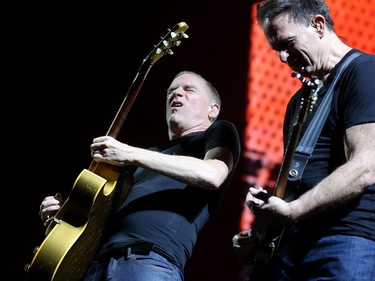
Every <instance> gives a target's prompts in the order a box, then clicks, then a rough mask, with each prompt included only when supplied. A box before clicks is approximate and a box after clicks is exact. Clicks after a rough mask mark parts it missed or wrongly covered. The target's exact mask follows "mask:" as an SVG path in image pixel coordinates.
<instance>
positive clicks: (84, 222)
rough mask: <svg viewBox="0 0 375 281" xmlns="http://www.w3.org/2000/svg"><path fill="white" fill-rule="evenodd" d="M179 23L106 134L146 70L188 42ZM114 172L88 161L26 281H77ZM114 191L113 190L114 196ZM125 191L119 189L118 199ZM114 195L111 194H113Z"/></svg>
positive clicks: (117, 124)
mask: <svg viewBox="0 0 375 281" xmlns="http://www.w3.org/2000/svg"><path fill="white" fill-rule="evenodd" d="M187 29H188V25H187V24H186V23H185V22H180V23H177V24H176V25H175V26H174V27H173V28H172V29H168V33H167V34H166V35H165V36H164V37H162V39H161V41H160V42H159V43H158V44H157V45H156V46H155V47H154V48H153V50H152V51H151V52H150V53H149V55H148V56H147V57H146V58H145V59H144V60H143V61H142V64H141V66H140V68H139V70H138V72H137V74H136V76H135V78H134V80H133V82H132V84H131V86H130V88H129V90H128V92H127V94H126V95H125V98H124V100H123V102H122V104H121V106H120V108H119V110H118V112H117V114H116V116H115V118H114V120H113V122H112V124H111V126H110V128H109V130H108V132H107V135H108V136H112V137H114V138H116V137H117V135H118V133H119V131H120V129H121V127H122V125H123V123H124V121H125V119H126V117H127V115H128V112H129V110H130V108H131V106H132V105H133V103H134V100H135V98H136V96H137V95H138V92H139V90H140V88H141V86H142V84H143V82H144V80H145V78H146V76H147V74H148V72H149V71H150V69H151V67H152V66H153V65H154V64H155V62H156V61H158V60H159V59H160V58H161V57H163V56H164V55H165V54H173V51H172V50H171V48H172V47H174V46H179V45H180V43H181V39H182V38H188V36H187V35H186V34H185V31H186V30H187ZM119 175H120V168H119V167H117V166H114V165H111V164H108V163H103V162H100V163H98V162H95V161H92V163H91V165H90V167H89V168H88V169H84V170H83V171H82V172H81V173H80V174H79V176H78V178H77V179H76V180H75V183H74V185H73V188H72V190H71V191H70V194H69V196H68V198H67V199H66V200H65V202H64V204H63V205H62V206H61V208H60V210H59V211H58V213H57V214H56V215H55V217H54V218H53V220H51V222H50V223H49V225H48V227H47V229H46V237H45V239H44V241H43V242H42V244H41V245H40V246H37V247H36V248H35V250H34V256H33V259H32V261H31V263H29V264H26V266H25V271H26V272H27V276H26V280H27V281H47V280H48V281H50V280H53V281H76V280H77V281H78V280H80V279H81V278H82V277H83V274H84V273H85V271H86V269H87V267H88V266H89V264H90V262H91V261H92V259H93V257H94V255H95V253H96V251H97V249H98V247H99V244H100V241H101V236H102V234H103V230H104V227H105V224H106V221H107V218H108V216H109V214H110V211H111V209H112V206H113V205H114V202H117V200H119V199H118V198H116V199H115V197H117V196H118V194H119V192H118V191H116V189H117V188H116V183H117V181H118V178H119ZM115 191H116V192H115ZM129 191H130V185H129V186H128V187H125V188H124V190H121V192H120V195H121V198H120V200H122V199H124V198H125V197H126V196H127V194H128V193H129ZM115 193H116V196H114V195H115Z"/></svg>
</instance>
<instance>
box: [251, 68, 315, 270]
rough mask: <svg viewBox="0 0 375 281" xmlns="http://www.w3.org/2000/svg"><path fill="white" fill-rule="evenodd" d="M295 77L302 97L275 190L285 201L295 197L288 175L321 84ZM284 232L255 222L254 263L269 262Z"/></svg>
mask: <svg viewBox="0 0 375 281" xmlns="http://www.w3.org/2000/svg"><path fill="white" fill-rule="evenodd" d="M293 77H296V78H298V79H299V80H300V81H301V82H302V83H303V87H302V99H301V104H300V108H299V112H298V114H297V116H296V119H295V122H294V123H293V129H292V133H291V135H290V137H289V141H288V144H287V147H286V151H285V154H284V157H283V161H282V163H281V168H280V171H279V174H278V179H277V182H276V186H275V189H274V192H273V195H274V196H277V197H279V198H281V199H284V200H285V201H291V200H292V198H293V189H292V188H291V186H288V176H289V173H290V168H291V163H292V160H293V156H294V152H295V150H296V147H297V144H298V141H299V137H300V133H301V129H302V126H303V124H304V122H305V120H306V118H307V116H308V114H309V112H311V110H312V107H313V105H314V104H315V100H316V92H317V91H316V90H317V87H318V84H319V80H310V79H307V78H304V77H302V76H301V75H300V74H299V73H293ZM283 232H284V228H283V227H279V226H266V225H262V224H261V223H260V222H259V221H256V222H255V226H254V228H253V229H252V231H251V235H256V236H257V237H259V242H258V243H257V249H256V250H255V256H254V260H253V261H252V264H254V265H258V266H264V265H266V264H267V263H268V261H269V260H270V259H271V258H272V257H273V255H274V253H275V251H276V250H277V248H278V246H279V244H280V242H281V239H282V235H283Z"/></svg>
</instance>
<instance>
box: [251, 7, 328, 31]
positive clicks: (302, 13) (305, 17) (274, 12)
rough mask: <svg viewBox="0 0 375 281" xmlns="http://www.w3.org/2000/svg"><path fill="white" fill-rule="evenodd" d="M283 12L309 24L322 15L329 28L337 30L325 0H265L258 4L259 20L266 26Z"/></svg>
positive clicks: (297, 20)
mask: <svg viewBox="0 0 375 281" xmlns="http://www.w3.org/2000/svg"><path fill="white" fill-rule="evenodd" d="M282 13H288V14H289V15H290V17H291V18H292V19H293V20H294V21H295V22H296V23H302V24H306V25H309V24H310V22H311V19H312V17H313V16H315V15H322V16H323V17H324V18H325V20H326V23H327V27H328V29H329V30H332V31H335V29H334V22H333V20H332V17H331V14H330V11H329V8H328V5H327V4H326V2H325V1H324V0H264V1H262V2H260V3H258V4H257V16H256V18H257V21H258V23H259V24H260V25H261V26H262V27H263V28H264V27H265V26H266V25H267V24H268V23H270V22H271V21H272V20H273V19H275V18H276V17H277V16H279V15H280V14H282Z"/></svg>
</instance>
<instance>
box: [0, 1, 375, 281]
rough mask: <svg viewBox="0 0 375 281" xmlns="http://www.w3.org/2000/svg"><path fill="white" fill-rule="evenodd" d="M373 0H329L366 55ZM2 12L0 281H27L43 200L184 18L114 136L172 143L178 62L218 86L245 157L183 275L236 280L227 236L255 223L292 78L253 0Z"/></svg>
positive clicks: (63, 181) (69, 180)
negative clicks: (251, 199) (169, 112)
mask: <svg viewBox="0 0 375 281" xmlns="http://www.w3.org/2000/svg"><path fill="white" fill-rule="evenodd" d="M373 2H374V1H364V0H362V1H355V2H354V1H352V2H344V1H329V3H331V4H332V10H333V11H334V10H336V11H337V12H335V13H334V19H335V20H337V23H336V27H337V29H338V31H339V32H338V33H339V34H340V35H343V36H345V37H347V38H348V40H349V42H350V43H351V44H352V45H353V46H354V47H358V48H362V49H364V50H367V51H369V52H372V53H374V52H375V51H374V43H373V42H374V34H373V31H374V20H373V17H374V10H373V9H374V8H373V7H374V6H375V5H374V3H373ZM4 12H5V13H6V16H5V19H6V21H5V22H6V23H5V25H4V29H5V32H4V35H5V36H4V40H3V42H4V45H5V51H4V56H3V57H4V61H5V64H4V70H5V71H4V72H5V73H4V74H3V81H4V82H5V83H4V89H3V102H2V111H1V114H2V116H3V118H1V125H2V144H3V145H2V156H3V157H2V160H3V161H2V162H3V169H2V176H3V184H2V187H3V188H2V196H1V200H2V204H1V214H2V218H3V222H2V230H3V231H2V232H3V245H4V247H3V249H4V250H3V251H1V255H0V258H1V260H0V261H1V262H0V264H1V276H3V277H2V279H4V280H24V277H25V273H24V272H23V267H24V266H25V264H26V263H28V262H30V261H31V258H32V256H33V249H34V247H35V246H37V245H39V244H40V243H41V242H42V241H43V238H44V229H43V227H42V224H41V222H40V220H39V217H38V209H39V204H40V202H41V200H42V199H43V198H44V197H45V196H47V195H50V194H54V193H56V192H62V193H63V195H64V196H65V197H66V196H68V194H69V192H70V190H71V188H72V186H73V183H74V180H75V179H76V178H77V176H78V175H79V173H80V172H81V171H82V169H85V168H88V166H89V165H90V163H91V157H90V151H89V145H90V143H91V140H92V139H93V138H94V137H96V136H99V135H103V134H105V133H106V132H107V129H108V128H109V126H110V124H111V122H112V120H113V118H114V116H115V113H116V112H117V110H118V108H119V106H120V103H121V102H122V100H123V98H124V95H125V93H126V91H127V89H128V87H129V86H130V84H131V82H132V81H133V79H134V77H135V75H136V72H137V70H138V68H139V66H140V65H141V63H142V60H143V58H145V57H146V56H147V55H148V53H149V52H150V51H151V50H152V49H153V45H154V44H157V43H158V42H159V41H160V37H161V36H164V35H165V34H166V33H167V29H168V28H171V27H173V26H174V25H175V24H176V23H177V22H180V21H185V22H186V23H187V24H188V25H189V29H188V31H187V34H188V35H189V36H190V37H189V38H188V39H186V40H184V41H183V42H182V44H181V46H179V47H177V48H174V50H173V51H174V55H173V56H166V57H163V58H161V60H160V61H158V62H157V63H156V64H155V65H154V66H153V68H152V69H151V71H150V73H149V75H148V77H147V79H146V81H145V83H144V85H143V87H142V89H141V92H140V93H139V95H138V97H137V99H136V101H135V103H134V105H133V108H132V109H131V111H130V113H129V115H128V118H127V120H126V122H125V124H124V126H123V129H122V131H121V133H120V135H119V137H118V138H119V139H121V140H123V141H126V142H128V143H129V144H133V145H136V146H139V147H148V146H150V145H154V144H155V143H161V142H164V141H166V140H167V127H166V125H165V116H164V110H165V104H164V102H165V93H166V89H167V87H168V85H169V83H170V81H171V79H172V77H173V75H174V74H175V73H177V72H178V71H180V70H187V69H188V70H194V71H197V72H199V73H201V74H202V75H203V76H204V77H206V78H207V79H208V80H210V81H211V82H212V83H213V84H214V85H215V86H216V87H217V88H218V90H219V92H220V93H221V95H222V99H223V107H222V113H221V118H222V119H228V120H230V121H232V122H233V123H234V124H235V125H236V126H237V128H238V130H239V133H240V137H241V139H242V140H243V143H242V146H243V157H242V159H241V161H240V164H239V167H238V170H237V172H236V175H235V178H234V180H233V183H232V185H231V187H230V189H229V190H228V193H227V196H226V197H225V198H224V200H223V202H222V205H221V207H220V209H219V210H218V212H217V215H216V216H215V218H214V219H213V220H212V221H211V222H210V223H209V224H208V225H207V226H206V227H205V228H204V230H203V231H202V233H201V234H200V236H199V240H198V244H197V246H196V249H195V250H194V253H193V257H192V259H191V260H190V261H189V263H188V265H187V268H186V281H210V280H212V281H213V280H220V281H236V280H240V275H241V269H242V264H241V262H240V261H239V259H238V257H237V256H236V255H235V253H234V252H233V249H232V241H231V239H232V237H233V235H234V234H236V233H237V232H238V231H239V230H240V229H242V228H244V227H248V226H249V225H250V223H251V219H252V218H251V217H250V216H249V213H248V211H247V208H245V207H244V205H243V201H244V197H245V194H246V191H247V188H248V187H249V186H250V185H252V184H257V185H258V184H260V185H263V186H270V187H272V185H273V184H274V179H275V175H276V174H277V171H278V165H279V164H278V163H279V162H280V160H281V149H280V146H281V120H282V115H283V112H284V107H285V104H286V102H287V100H288V98H289V97H290V95H291V94H292V93H293V91H294V89H295V87H297V86H298V83H296V82H295V81H293V79H291V77H290V71H289V70H288V68H285V67H284V68H283V67H282V66H281V64H280V62H279V61H278V58H277V56H276V54H274V53H273V52H271V51H270V50H269V47H268V44H267V43H266V42H265V40H264V38H263V35H262V34H261V32H260V31H259V29H258V27H257V26H256V24H255V23H254V21H253V16H254V14H253V10H252V2H251V1H243V0H233V1H228V3H218V2H217V1H211V0H208V1H197V0H191V1H189V2H183V3H182V2H175V1H169V0H168V1H159V2H155V1H154V2H152V1H151V2H149V1H147V2H146V1H138V2H134V3H128V2H127V1H122V2H120V3H108V2H105V3H104V2H103V3H82V2H80V3H67V2H62V3H57V2H48V3H40V2H39V3H23V4H22V5H17V6H16V5H15V4H8V6H7V7H6V9H5V10H4Z"/></svg>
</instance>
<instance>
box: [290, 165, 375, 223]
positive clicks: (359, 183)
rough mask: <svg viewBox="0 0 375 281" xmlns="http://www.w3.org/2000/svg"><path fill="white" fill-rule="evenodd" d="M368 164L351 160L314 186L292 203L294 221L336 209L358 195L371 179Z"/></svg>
mask: <svg viewBox="0 0 375 281" xmlns="http://www.w3.org/2000/svg"><path fill="white" fill-rule="evenodd" d="M368 172H369V171H368V170H367V168H366V165H364V164H363V163H362V164H361V163H359V162H355V161H349V162H347V163H346V164H344V165H342V166H341V167H339V168H338V169H337V170H335V171H334V172H333V173H332V174H330V175H329V176H328V177H327V178H325V179H324V180H322V181H321V182H320V183H319V184H317V185H316V186H315V187H314V188H312V189H311V190H309V191H307V192H306V193H304V194H303V195H302V196H301V197H299V198H298V199H296V200H294V201H292V202H291V203H290V209H291V219H292V221H297V220H301V219H304V218H307V217H310V216H312V215H314V214H317V213H319V212H323V211H324V210H326V209H335V208H337V207H339V206H341V205H344V204H345V203H347V202H349V201H350V200H352V199H354V198H356V197H358V196H359V195H360V194H361V193H362V192H363V191H364V190H365V189H366V187H367V186H368V185H370V184H371V180H369V178H368V177H367V176H366V175H368Z"/></svg>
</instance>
